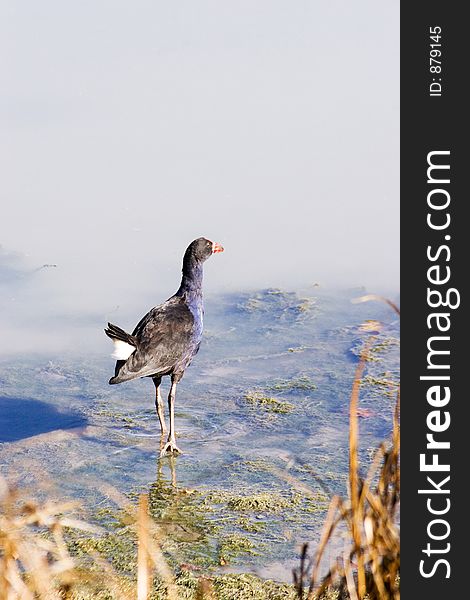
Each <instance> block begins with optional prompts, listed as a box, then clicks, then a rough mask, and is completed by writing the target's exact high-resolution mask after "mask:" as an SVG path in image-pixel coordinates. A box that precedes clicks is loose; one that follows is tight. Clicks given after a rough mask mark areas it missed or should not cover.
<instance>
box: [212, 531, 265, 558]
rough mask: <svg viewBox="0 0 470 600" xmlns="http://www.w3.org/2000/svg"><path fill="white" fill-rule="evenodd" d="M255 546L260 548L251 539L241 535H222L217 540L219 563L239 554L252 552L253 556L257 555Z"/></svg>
mask: <svg viewBox="0 0 470 600" xmlns="http://www.w3.org/2000/svg"><path fill="white" fill-rule="evenodd" d="M255 548H258V549H260V544H259V543H257V544H255V543H254V542H253V541H251V540H250V539H249V538H247V537H245V536H243V535H240V534H237V533H232V534H229V535H227V536H224V537H223V538H221V540H220V541H219V547H218V553H219V564H220V565H226V564H228V563H230V562H232V560H233V559H234V558H237V557H238V556H240V555H241V554H252V555H254V556H259V554H260V553H259V552H257V551H256V550H255Z"/></svg>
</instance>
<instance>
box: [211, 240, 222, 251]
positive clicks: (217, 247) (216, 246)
mask: <svg viewBox="0 0 470 600" xmlns="http://www.w3.org/2000/svg"><path fill="white" fill-rule="evenodd" d="M223 251H224V249H223V247H222V246H221V245H220V244H218V243H217V242H212V254H217V253H218V252H223Z"/></svg>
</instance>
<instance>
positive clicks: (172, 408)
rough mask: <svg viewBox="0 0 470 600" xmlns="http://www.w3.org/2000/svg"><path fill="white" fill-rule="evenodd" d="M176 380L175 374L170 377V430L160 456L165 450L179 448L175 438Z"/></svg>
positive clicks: (170, 450)
mask: <svg viewBox="0 0 470 600" xmlns="http://www.w3.org/2000/svg"><path fill="white" fill-rule="evenodd" d="M177 382H178V380H177V379H176V377H175V376H172V377H171V388H170V393H169V394H168V408H169V410H170V431H169V433H168V440H167V443H166V444H165V445H164V447H163V450H162V451H161V452H160V456H164V455H165V454H166V453H167V452H179V453H181V450H180V449H179V448H178V446H177V445H176V438H175V398H176V384H177Z"/></svg>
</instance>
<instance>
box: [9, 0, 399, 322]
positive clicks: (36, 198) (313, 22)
mask: <svg viewBox="0 0 470 600" xmlns="http://www.w3.org/2000/svg"><path fill="white" fill-rule="evenodd" d="M0 39H1V43H2V53H1V56H2V58H1V60H3V61H4V63H5V65H4V66H5V69H4V70H3V73H4V81H3V84H2V90H3V93H2V99H1V101H0V124H1V127H2V131H3V133H2V137H1V141H0V152H1V155H2V164H3V169H2V186H1V191H0V194H1V197H0V201H1V206H2V212H1V222H0V244H2V246H3V248H4V251H6V252H10V253H11V252H18V253H19V254H21V255H23V256H24V268H25V269H27V268H29V269H35V268H38V267H40V266H41V265H42V264H44V263H53V264H57V268H56V269H49V270H48V271H47V272H46V271H42V272H40V273H39V274H37V275H35V276H34V278H31V280H30V283H28V284H27V286H26V288H22V289H23V290H26V289H28V290H29V293H30V294H31V296H30V298H29V303H28V305H27V309H28V310H27V311H26V312H28V313H31V314H34V311H35V307H34V306H33V305H32V302H33V299H34V302H35V303H36V304H37V306H38V305H39V303H40V302H42V301H44V302H45V304H46V305H47V307H48V311H46V312H49V311H51V312H52V310H53V309H54V310H55V311H56V312H57V313H61V312H63V311H67V310H69V309H72V308H73V310H76V311H77V312H85V313H87V312H92V313H95V312H101V313H107V312H109V311H111V310H113V309H114V308H115V306H116V305H119V306H120V307H123V306H126V307H133V306H134V303H135V307H136V310H137V309H138V314H137V315H136V317H137V316H138V315H139V314H141V313H142V312H143V311H144V310H145V307H146V302H145V299H146V297H147V295H148V296H150V295H151V296H152V301H151V302H150V305H153V304H156V303H158V302H160V301H162V300H164V299H165V298H167V297H168V296H169V295H171V294H172V293H173V292H174V290H175V289H176V287H177V285H178V282H179V271H180V267H181V258H182V255H183V252H184V249H185V248H186V246H187V245H188V243H189V242H190V241H191V240H192V239H194V238H196V237H199V236H201V235H204V236H206V237H208V238H209V239H212V240H214V241H220V242H221V243H223V244H224V246H225V247H226V253H225V254H224V255H223V256H221V257H216V258H217V260H213V261H210V262H209V263H208V264H207V268H206V278H205V289H206V291H207V293H211V292H213V291H221V290H232V291H236V290H243V289H247V288H251V289H260V288H265V287H269V286H275V287H281V288H293V287H297V286H303V285H308V284H311V283H315V282H320V283H321V284H325V285H334V286H337V287H347V286H356V285H366V286H368V287H369V288H370V289H374V290H376V289H377V288H379V287H380V288H381V289H384V288H385V289H387V290H392V291H395V290H396V289H397V286H398V258H399V253H398V238H399V236H398V216H399V215H398V141H399V140H398V118H399V112H398V89H399V88H398V61H397V60H396V47H397V44H398V10H397V8H396V7H395V6H394V3H393V2H392V3H377V2H372V1H366V0H362V1H361V2H359V3H355V4H354V5H351V4H350V3H348V2H346V1H334V2H329V3H320V4H319V3H311V2H303V1H302V2H299V3H295V6H292V5H287V4H286V3H284V2H280V1H279V2H278V1H275V2H271V1H269V2H268V1H261V2H257V3H256V4H253V3H252V2H244V1H242V2H237V3H214V2H210V1H208V0H203V1H202V2H198V3H197V9H196V7H195V5H194V3H192V2H190V1H188V0H184V1H183V2H180V3H178V6H177V7H175V6H174V5H169V4H167V3H164V2H152V3H149V2H146V1H143V0H141V1H138V2H136V3H133V5H132V8H130V5H129V4H128V3H125V2H115V3H113V4H112V9H111V8H110V7H109V5H108V3H106V2H94V3H85V4H83V3H80V4H76V5H72V4H70V3H67V4H62V3H58V2H54V1H52V0H45V1H44V2H41V3H39V4H31V3H27V4H17V3H10V2H6V3H3V4H2V6H1V7H0ZM34 286H36V287H34ZM34 290H36V292H37V297H36V295H35V292H34ZM23 293H26V292H25V291H24V292H23ZM138 298H139V300H138ZM140 299H141V300H140ZM17 301H18V299H17Z"/></svg>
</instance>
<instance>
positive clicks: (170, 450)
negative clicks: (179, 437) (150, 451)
mask: <svg viewBox="0 0 470 600" xmlns="http://www.w3.org/2000/svg"><path fill="white" fill-rule="evenodd" d="M168 454H183V453H182V452H181V450H180V449H179V448H178V446H177V445H176V441H175V440H174V439H173V440H172V439H170V440H168V441H167V443H166V444H165V445H164V446H163V448H162V449H161V451H160V458H163V457H164V456H168Z"/></svg>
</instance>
